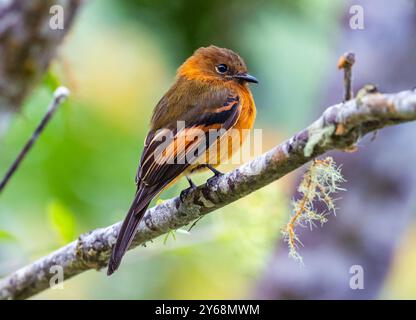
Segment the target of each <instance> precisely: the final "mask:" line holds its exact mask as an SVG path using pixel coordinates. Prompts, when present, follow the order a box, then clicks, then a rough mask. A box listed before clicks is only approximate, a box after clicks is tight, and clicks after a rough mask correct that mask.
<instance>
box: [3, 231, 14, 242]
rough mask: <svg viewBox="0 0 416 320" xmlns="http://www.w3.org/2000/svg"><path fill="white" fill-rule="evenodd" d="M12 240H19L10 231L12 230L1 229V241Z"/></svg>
mask: <svg viewBox="0 0 416 320" xmlns="http://www.w3.org/2000/svg"><path fill="white" fill-rule="evenodd" d="M6 241H7V242H10V241H13V242H14V241H17V239H16V237H15V236H14V235H13V234H12V233H10V232H8V231H6V230H0V242H6Z"/></svg>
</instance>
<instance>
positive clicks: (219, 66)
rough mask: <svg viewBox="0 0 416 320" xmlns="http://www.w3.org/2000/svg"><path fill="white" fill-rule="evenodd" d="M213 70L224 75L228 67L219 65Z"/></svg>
mask: <svg viewBox="0 0 416 320" xmlns="http://www.w3.org/2000/svg"><path fill="white" fill-rule="evenodd" d="M215 70H217V72H218V73H221V74H224V73H226V72H227V71H228V67H227V65H226V64H223V63H222V64H219V65H218V66H216V67H215Z"/></svg>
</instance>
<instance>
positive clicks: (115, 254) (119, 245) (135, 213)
mask: <svg viewBox="0 0 416 320" xmlns="http://www.w3.org/2000/svg"><path fill="white" fill-rule="evenodd" d="M154 195H155V192H152V190H148V189H147V188H139V189H138V190H137V192H136V196H135V197H134V200H133V203H132V204H131V207H130V209H129V211H128V213H127V216H126V218H125V219H124V221H123V224H122V225H121V228H120V231H119V233H118V236H117V242H116V244H115V246H114V248H113V251H112V253H111V258H110V261H109V263H108V269H107V275H111V274H113V273H114V272H115V271H116V270H117V269H118V267H119V266H120V263H121V259H122V258H123V256H124V254H125V253H126V251H127V249H128V248H129V246H130V244H131V242H132V241H133V238H134V236H135V234H136V231H137V227H138V225H139V223H140V221H141V219H142V218H143V215H144V214H145V212H146V210H147V207H148V206H149V204H150V201H152V198H153V197H154Z"/></svg>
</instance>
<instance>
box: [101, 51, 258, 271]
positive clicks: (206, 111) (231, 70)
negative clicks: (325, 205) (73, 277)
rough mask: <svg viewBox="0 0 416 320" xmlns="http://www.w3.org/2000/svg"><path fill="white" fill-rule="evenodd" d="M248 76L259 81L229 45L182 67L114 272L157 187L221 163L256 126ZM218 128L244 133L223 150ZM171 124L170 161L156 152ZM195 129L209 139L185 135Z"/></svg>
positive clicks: (153, 137)
mask: <svg viewBox="0 0 416 320" xmlns="http://www.w3.org/2000/svg"><path fill="white" fill-rule="evenodd" d="M248 82H256V83H257V79H256V78H254V77H252V76H250V75H249V74H248V72H247V67H246V65H245V63H244V61H243V59H242V58H241V57H240V56H239V55H237V54H236V53H235V52H233V51H231V50H229V49H224V48H219V47H216V46H209V47H202V48H199V49H198V50H196V51H195V52H194V54H193V55H192V56H191V57H189V58H188V59H187V60H186V61H185V62H184V63H183V64H182V66H180V67H179V69H178V71H177V77H176V81H175V83H174V84H173V85H172V87H171V88H170V89H169V90H168V92H167V93H166V94H165V95H164V96H163V98H162V99H161V100H160V101H159V102H158V104H157V105H156V107H155V109H154V112H153V116H152V119H151V123H150V131H149V133H148V135H147V137H146V139H145V145H144V150H143V153H142V157H141V160H140V165H139V169H138V172H137V176H136V184H137V191H136V195H135V198H134V200H133V203H132V204H131V207H130V210H129V211H128V214H127V217H126V218H125V220H124V222H123V224H122V226H121V228H120V231H119V234H118V237H117V242H116V244H115V246H114V248H113V252H112V255H111V258H110V262H109V266H108V271H107V273H108V274H109V275H110V274H112V273H113V272H114V271H115V270H117V268H118V267H119V265H120V262H121V259H122V257H123V255H124V253H125V252H126V251H127V249H128V247H129V246H130V244H131V242H132V240H133V238H134V235H135V233H136V230H137V227H138V224H139V222H140V221H141V219H142V218H143V215H144V213H145V212H146V209H147V207H148V206H149V204H150V202H151V200H152V199H153V198H154V197H155V196H156V195H157V194H158V193H160V192H161V191H162V190H163V189H165V188H166V187H167V186H168V185H170V184H171V183H173V182H174V181H176V179H178V178H179V177H181V176H183V175H184V174H186V175H187V174H189V173H191V172H193V171H196V170H198V169H200V168H202V167H204V163H206V162H208V163H209V164H212V166H216V165H217V164H219V163H220V162H221V160H222V159H223V158H225V157H231V156H232V154H233V152H235V151H236V150H237V149H238V148H239V147H240V145H241V144H242V142H243V140H244V133H243V132H245V131H246V130H244V129H250V128H252V127H253V124H254V120H255V117H256V107H255V104H254V100H253V97H252V95H251V92H250V89H249V86H248ZM178 121H182V122H183V123H184V127H183V128H180V129H178ZM213 129H215V130H217V131H218V130H221V131H219V132H225V133H227V132H233V134H238V135H240V137H239V138H240V139H239V140H237V141H239V143H238V145H237V146H232V145H231V144H227V148H226V150H221V148H219V147H218V146H219V144H218V145H215V144H212V143H210V142H209V139H208V135H209V132H210V130H213ZM231 129H234V130H231ZM167 130H169V131H170V132H171V133H172V135H171V138H170V140H169V144H170V145H171V148H166V150H165V152H164V153H163V156H164V159H168V158H169V159H171V160H174V161H173V162H168V163H167V162H166V161H165V162H161V161H159V160H160V158H161V155H160V154H158V153H157V152H156V150H158V147H160V146H161V144H162V142H163V141H162V140H161V139H160V135H161V134H164V133H165V132H166V131H167ZM196 131H198V132H203V133H204V134H205V135H206V137H207V139H206V141H204V143H202V142H198V140H194V139H189V141H188V140H187V139H186V137H190V136H192V135H193V134H194V133H195V132H196ZM184 137H185V141H186V143H185V147H184V152H182V153H180V152H179V149H178V147H177V142H178V141H179V139H180V138H184ZM224 137H226V139H232V137H231V136H228V137H227V134H221V135H219V136H218V139H217V141H219V140H221V139H222V138H224ZM181 141H183V140H181ZM164 142H166V140H164ZM213 148H218V149H217V150H218V152H210V150H211V151H212V149H213ZM223 149H224V148H223ZM195 150H197V152H196V151H195ZM191 152H193V153H194V154H193V155H194V157H189V158H192V159H194V160H193V161H189V160H188V157H187V156H188V155H189V154H190V153H191ZM195 152H196V153H195ZM212 154H213V155H214V156H212ZM213 157H214V159H213Z"/></svg>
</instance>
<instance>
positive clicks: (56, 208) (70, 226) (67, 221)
mask: <svg viewBox="0 0 416 320" xmlns="http://www.w3.org/2000/svg"><path fill="white" fill-rule="evenodd" d="M47 213H48V217H49V222H50V223H51V226H52V228H53V229H54V231H55V232H56V234H57V235H58V236H59V239H60V242H61V243H63V244H65V243H68V242H70V241H72V240H74V239H75V237H76V236H77V234H76V226H75V217H74V214H73V213H72V212H71V211H70V210H69V209H68V208H67V207H65V206H64V205H63V204H62V203H60V202H59V201H53V202H51V203H50V204H49V205H48V207H47Z"/></svg>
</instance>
